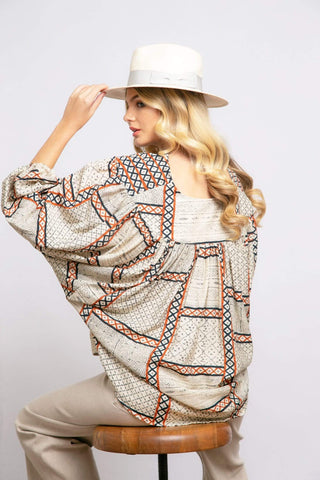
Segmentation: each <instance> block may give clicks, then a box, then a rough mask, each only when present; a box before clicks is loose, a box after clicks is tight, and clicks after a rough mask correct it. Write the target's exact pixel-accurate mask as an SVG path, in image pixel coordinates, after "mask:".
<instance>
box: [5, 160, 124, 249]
mask: <svg viewBox="0 0 320 480" xmlns="http://www.w3.org/2000/svg"><path fill="white" fill-rule="evenodd" d="M115 165H116V163H115V157H113V158H111V159H106V160H99V161H96V162H92V163H89V164H87V165H85V166H84V167H82V168H81V169H80V170H78V171H77V172H75V173H73V174H71V175H68V176H66V177H64V178H58V177H57V176H56V174H55V173H54V170H53V169H51V168H49V167H47V166H46V165H44V164H41V163H34V164H31V165H26V166H22V167H19V168H18V169H16V170H15V171H13V172H12V173H10V174H9V175H8V177H7V178H6V179H5V180H4V181H3V184H2V197H1V207H2V211H3V213H4V215H5V217H6V219H7V221H8V222H9V224H10V225H11V226H12V227H13V228H14V229H15V230H16V231H17V232H18V233H19V234H21V235H22V236H23V237H24V238H26V239H27V240H28V241H29V242H30V243H31V244H32V245H33V246H34V247H35V248H37V249H38V250H40V251H41V252H43V253H45V252H47V251H49V252H54V251H64V252H68V251H69V252H76V251H79V250H82V249H90V245H94V242H95V241H96V240H97V239H99V238H100V237H101V235H103V233H104V232H105V231H106V230H108V228H110V226H112V222H113V223H114V219H112V215H110V216H109V215H108V209H106V208H105V203H106V199H107V198H108V197H109V196H111V197H112V194H113V195H114V193H115V191H114V189H117V188H118V187H119V182H118V180H117V173H116V166H115ZM112 189H113V190H112Z"/></svg>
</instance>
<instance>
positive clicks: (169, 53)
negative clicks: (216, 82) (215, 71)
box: [105, 43, 228, 107]
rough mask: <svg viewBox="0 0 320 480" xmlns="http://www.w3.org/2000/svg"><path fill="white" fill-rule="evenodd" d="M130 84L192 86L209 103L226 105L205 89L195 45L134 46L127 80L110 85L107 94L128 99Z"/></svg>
mask: <svg viewBox="0 0 320 480" xmlns="http://www.w3.org/2000/svg"><path fill="white" fill-rule="evenodd" d="M129 87H133V88H134V87H162V88H178V89H180V90H190V91H192V92H199V93H202V94H203V95H204V98H205V101H206V104H207V106H208V107H223V106H224V105H228V102H227V100H225V99H224V98H221V97H217V96H216V95H212V94H211V93H206V92H203V91H202V57H201V55H200V54H199V53H198V52H197V51H196V50H193V49H192V48H189V47H184V46H182V45H177V44H174V43H159V44H154V45H146V46H143V47H138V48H137V49H136V50H134V52H133V54H132V59H131V65H130V74H129V78H128V83H127V85H126V86H123V87H111V88H108V90H107V91H106V94H105V96H106V97H110V98H118V99H120V100H125V94H126V89H127V88H129Z"/></svg>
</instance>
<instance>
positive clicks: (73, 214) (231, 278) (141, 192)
mask: <svg viewBox="0 0 320 480" xmlns="http://www.w3.org/2000/svg"><path fill="white" fill-rule="evenodd" d="M230 174H231V176H232V177H233V178H234V179H235V180H236V178H235V174H234V173H232V172H231V171H230ZM12 182H14V183H12ZM13 185H14V188H13ZM10 186H11V188H10ZM237 188H238V193H239V204H238V211H239V213H241V214H242V215H246V216H247V217H249V219H250V221H249V224H248V227H246V228H244V229H243V231H242V234H241V236H240V238H239V239H238V240H237V241H236V242H234V241H230V239H229V235H228V233H229V232H228V231H227V230H226V229H225V228H224V227H223V226H222V225H221V223H220V221H219V218H220V215H221V206H220V205H219V203H218V202H216V201H215V199H212V198H193V197H189V196H187V195H185V194H182V193H180V192H179V191H178V190H177V188H176V185H175V184H174V182H173V178H172V176H171V169H170V166H169V158H168V156H162V155H157V154H150V153H144V154H132V155H126V156H120V157H113V158H111V159H110V160H105V161H101V162H96V163H94V164H89V165H87V166H86V167H83V169H81V170H80V171H79V172H76V173H75V174H73V175H72V176H69V177H66V178H64V179H57V178H56V177H55V176H54V174H53V172H52V170H50V169H48V168H47V167H45V166H43V165H41V164H33V165H31V166H29V167H22V168H21V169H20V171H19V172H16V173H15V176H14V177H13V176H12V177H11V180H7V182H6V188H5V191H6V193H7V199H8V200H7V201H8V205H9V209H8V210H7V212H6V213H7V215H8V221H9V222H10V223H11V224H12V226H14V227H15V228H17V229H20V231H21V225H22V224H23V235H25V236H26V237H27V238H28V239H29V240H31V241H32V242H33V244H34V246H35V247H36V248H38V249H40V250H41V251H42V253H43V254H44V256H45V257H46V259H47V260H48V261H49V263H50V264H51V266H52V267H53V269H54V271H55V273H56V275H57V277H58V279H59V281H60V283H61V285H62V288H63V289H64V291H65V294H66V297H67V299H68V300H69V301H70V303H71V304H72V305H73V306H74V307H75V308H76V309H77V311H78V312H79V314H80V315H81V317H82V319H83V320H84V322H85V323H86V324H87V326H88V327H89V329H90V332H91V337H92V339H93V341H94V343H95V345H96V351H97V353H98V354H99V355H100V359H101V361H102V364H103V366H104V368H105V371H106V372H107V374H108V376H109V377H110V379H111V381H112V383H113V386H114V388H115V390H116V393H117V397H118V399H119V401H120V402H121V403H122V405H123V406H124V407H125V408H127V409H128V410H129V411H130V412H131V413H132V414H133V415H135V416H137V417H138V418H143V419H144V421H145V422H146V423H150V424H155V425H178V424H183V423H195V422H208V421H214V420H219V419H222V420H224V419H228V418H230V417H231V416H232V415H242V414H243V413H244V411H245V406H246V400H247V390H248V385H247V372H246V368H247V366H248V365H249V363H250V362H251V354H252V352H251V335H250V330H249V295H250V288H251V279H252V276H253V272H254V266H255V255H256V248H257V237H256V227H255V219H254V208H253V206H252V204H251V202H250V201H249V199H248V198H247V197H246V195H245V194H244V192H243V190H242V189H241V188H240V187H239V186H238V187H237ZM13 192H15V193H13ZM14 194H15V195H16V201H15V203H14V204H12V202H10V201H9V199H10V198H11V196H12V195H14ZM19 194H20V196H19ZM15 209H16V210H15ZM35 231H36V232H37V234H36V236H34V232H35ZM159 405H160V406H161V409H160V410H159Z"/></svg>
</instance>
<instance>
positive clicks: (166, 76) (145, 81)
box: [128, 70, 202, 91]
mask: <svg viewBox="0 0 320 480" xmlns="http://www.w3.org/2000/svg"><path fill="white" fill-rule="evenodd" d="M136 84H140V85H144V86H147V85H150V86H152V85H159V86H160V85H172V86H179V87H187V88H193V89H195V90H201V91H202V80H201V77H199V75H196V74H195V73H192V72H191V73H188V72H187V73H168V72H157V71H155V70H133V71H131V73H130V75H129V79H128V87H130V85H136Z"/></svg>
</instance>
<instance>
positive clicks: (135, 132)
mask: <svg viewBox="0 0 320 480" xmlns="http://www.w3.org/2000/svg"><path fill="white" fill-rule="evenodd" d="M139 132H140V130H135V131H134V132H133V134H132V135H133V136H134V137H135V136H136V135H137V134H138V133H139Z"/></svg>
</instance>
